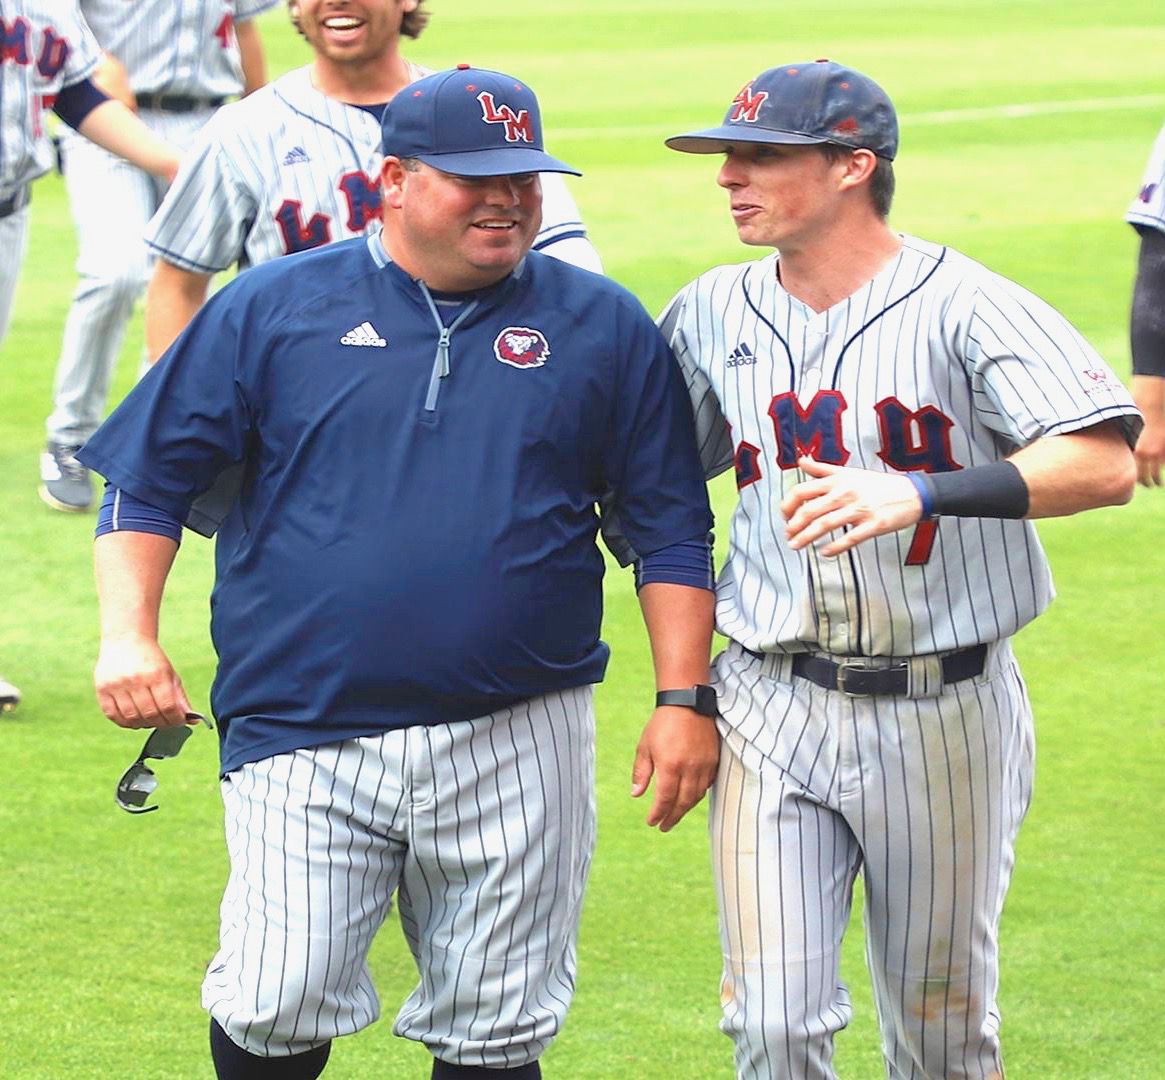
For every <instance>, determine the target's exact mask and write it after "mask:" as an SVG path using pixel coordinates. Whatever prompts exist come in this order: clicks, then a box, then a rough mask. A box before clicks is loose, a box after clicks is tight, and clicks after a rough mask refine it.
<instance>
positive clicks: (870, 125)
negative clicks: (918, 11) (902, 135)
mask: <svg viewBox="0 0 1165 1080" xmlns="http://www.w3.org/2000/svg"><path fill="white" fill-rule="evenodd" d="M666 143H667V145H668V146H669V147H671V149H673V150H680V151H682V152H683V153H687V154H718V153H722V152H723V151H724V150H725V149H726V148H727V147H728V146H731V145H732V144H733V143H779V144H782V145H788V146H810V145H814V144H819V143H833V144H835V145H838V146H849V147H853V148H854V149H855V150H857V149H866V150H871V151H873V152H874V153H875V154H877V155H878V156H879V157H884V158H888V159H889V160H891V161H893V160H894V155H895V154H897V153H898V118H897V116H896V115H895V112H894V106H893V105H892V104H891V103H890V99H889V98H888V97H887V96H886V92H885V91H884V90H883V89H882V88H881V87H880V86H879V85H878V84H877V83H876V82H874V80H873V79H871V78H870V77H869V76H867V75H863V74H862V73H861V72H860V71H854V69H853V68H847V67H843V66H842V65H841V64H835V63H834V62H833V61H832V60H814V61H809V62H806V63H803V64H783V65H782V66H780V67H774V68H769V69H768V70H767V71H762V72H761V73H760V74H759V75H758V76H757V77H756V78H755V79H753V80H752V82H750V83H749V84H748V85H747V86H745V87H744V89H742V90H741V91H740V93H739V94H737V95H736V97H734V98H733V99H732V103H731V104H730V105H729V107H728V112H727V114H726V115H725V117H724V122H723V123H722V124H721V125H720V126H719V127H714V128H706V129H705V130H703V131H691V132H688V133H687V134H685V135H673V136H672V137H671V138H670V139H667V140H666Z"/></svg>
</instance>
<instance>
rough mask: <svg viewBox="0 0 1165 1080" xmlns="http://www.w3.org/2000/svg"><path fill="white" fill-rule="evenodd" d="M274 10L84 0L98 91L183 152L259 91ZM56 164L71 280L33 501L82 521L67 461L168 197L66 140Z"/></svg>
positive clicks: (78, 490)
mask: <svg viewBox="0 0 1165 1080" xmlns="http://www.w3.org/2000/svg"><path fill="white" fill-rule="evenodd" d="M278 2H279V0H197V2H194V3H182V4H176V3H174V2H173V0H139V2H137V3H133V4H126V3H125V0H81V4H80V6H81V11H82V13H83V14H84V16H85V19H86V21H87V22H88V24H89V26H90V28H91V29H92V31H93V34H94V36H95V37H96V38H97V41H98V43H99V44H100V45H101V47H102V49H104V50H105V53H106V54H107V61H106V66H105V67H104V68H103V69H99V72H98V75H97V82H98V85H100V86H102V88H103V89H104V90H105V91H106V93H108V94H110V96H112V97H118V98H120V99H121V100H123V101H124V102H125V104H126V105H127V106H129V108H131V109H133V110H134V111H136V112H137V114H138V115H139V116H140V117H141V118H142V120H143V121H144V122H145V124H146V125H147V126H148V127H149V128H150V129H151V130H153V131H155V132H157V133H158V134H159V135H161V136H162V137H163V138H166V139H168V140H169V141H170V142H172V143H173V144H174V145H176V146H178V147H182V148H185V147H186V146H188V145H189V144H190V141H191V139H193V137H194V135H195V134H196V133H197V132H198V130H199V129H200V128H201V127H202V125H203V124H205V123H206V121H207V120H209V119H210V117H211V116H212V115H213V114H214V111H215V109H217V108H218V107H219V106H220V105H222V104H223V102H225V101H226V100H227V99H228V98H231V97H235V96H236V95H238V94H241V93H249V92H250V91H252V90H255V89H257V88H258V87H260V86H262V85H263V83H264V82H266V71H265V65H264V61H263V47H262V43H261V42H260V40H259V31H258V27H257V26H256V24H255V23H254V22H253V21H252V20H253V19H254V17H255V16H256V15H258V14H259V13H260V12H261V11H264V10H265V9H267V8H270V7H274V6H275V5H276V4H277V3H278ZM61 153H62V159H63V161H64V166H65V183H66V186H67V189H68V193H69V204H70V206H71V208H72V212H73V220H74V221H75V222H76V226H77V244H78V249H79V250H78V254H77V272H78V274H79V276H80V281H79V283H78V285H77V290H76V293H75V294H74V297H73V304H72V307H71V308H70V309H69V315H68V318H67V320H66V322H65V330H64V340H63V342H62V344H61V356H60V360H59V361H58V363H57V374H56V380H55V385H54V390H53V411H52V414H51V415H50V416H49V418H48V421H47V423H46V429H47V431H46V434H47V445H46V447H45V451H44V454H43V455H42V457H41V487H40V494H41V498H42V499H44V501H45V502H46V503H47V504H48V505H49V506H51V507H52V508H53V509H55V510H66V511H84V510H87V509H88V508H89V506H90V503H91V502H92V499H93V492H92V487H91V484H90V480H89V472H88V470H87V469H86V468H85V467H84V466H82V465H81V464H79V463H78V462H77V461H76V459H75V458H74V457H73V454H74V452H75V451H76V449H77V448H78V447H79V446H80V445H81V444H82V443H84V442H85V440H86V439H88V438H89V436H90V435H92V434H93V432H94V431H96V430H97V425H98V424H100V423H101V420H102V419H103V417H104V415H105V404H106V399H107V397H108V394H109V382H110V378H111V376H112V373H113V368H114V365H115V364H116V362H117V357H118V354H119V353H120V351H121V343H122V339H123V337H124V335H125V327H126V323H127V322H128V321H129V317H130V314H131V313H132V311H133V305H134V302H135V301H136V300H137V298H138V296H139V295H140V294H141V292H142V291H143V290H144V289H145V287H146V282H147V280H148V276H149V262H150V260H149V252H148V250H147V248H146V246H145V244H144V242H143V239H142V236H143V233H144V232H145V228H146V225H147V223H148V222H149V220H150V218H151V217H152V216H153V215H154V212H155V211H156V210H157V209H158V207H159V206H160V205H161V202H162V197H163V195H164V194H165V190H166V186H165V184H164V183H163V182H161V181H160V180H158V179H156V178H155V177H152V176H150V175H149V174H148V173H146V172H143V171H142V170H141V169H138V168H135V167H134V166H132V165H130V164H129V163H127V162H125V161H123V160H122V159H120V158H117V157H115V156H113V155H112V154H110V153H108V152H107V151H105V150H103V149H102V148H101V147H99V146H95V145H93V144H92V143H91V142H89V140H87V139H84V138H82V137H81V136H79V135H78V134H76V132H73V131H72V130H71V129H66V132H65V134H64V136H63V138H62V141H61Z"/></svg>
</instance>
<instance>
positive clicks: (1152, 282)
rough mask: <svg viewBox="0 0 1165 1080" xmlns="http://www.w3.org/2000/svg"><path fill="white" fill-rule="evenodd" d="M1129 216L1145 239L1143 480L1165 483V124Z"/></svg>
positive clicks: (1138, 350) (1140, 265) (1139, 357)
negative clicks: (1164, 476)
mask: <svg viewBox="0 0 1165 1080" xmlns="http://www.w3.org/2000/svg"><path fill="white" fill-rule="evenodd" d="M1125 220H1126V221H1127V222H1128V223H1129V224H1130V225H1132V226H1133V228H1134V229H1136V230H1137V232H1138V233H1139V234H1140V237H1141V247H1140V253H1139V255H1138V257H1137V279H1136V283H1135V284H1134V286H1133V310H1132V316H1131V319H1130V338H1131V339H1132V350H1133V400H1134V401H1136V403H1137V408H1139V409H1140V410H1141V412H1142V413H1144V415H1145V430H1144V431H1143V432H1141V437H1140V439H1138V440H1137V447H1136V451H1135V452H1136V456H1137V480H1138V481H1139V482H1140V483H1142V484H1144V485H1145V487H1160V486H1161V467H1162V465H1165V127H1162V128H1161V132H1160V134H1159V135H1158V136H1157V141H1156V143H1154V145H1153V153H1152V155H1151V156H1150V157H1149V164H1148V166H1147V167H1146V169H1145V176H1144V179H1143V180H1142V181H1141V190H1140V191H1139V192H1138V194H1137V197H1136V198H1135V199H1133V202H1132V205H1131V206H1130V207H1129V209H1128V213H1126V214H1125Z"/></svg>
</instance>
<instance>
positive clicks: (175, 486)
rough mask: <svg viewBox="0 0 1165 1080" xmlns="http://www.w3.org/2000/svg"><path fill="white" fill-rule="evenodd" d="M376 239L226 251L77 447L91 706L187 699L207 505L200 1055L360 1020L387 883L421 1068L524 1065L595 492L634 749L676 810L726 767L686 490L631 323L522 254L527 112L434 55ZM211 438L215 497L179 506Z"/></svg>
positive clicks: (311, 1047)
mask: <svg viewBox="0 0 1165 1080" xmlns="http://www.w3.org/2000/svg"><path fill="white" fill-rule="evenodd" d="M383 139H384V150H385V155H386V156H385V158H384V164H383V168H382V170H381V173H380V178H381V182H382V184H383V202H382V205H383V211H382V212H383V222H384V224H383V230H382V232H381V233H380V234H379V235H373V236H369V237H363V236H359V237H355V238H353V239H350V240H347V241H345V242H342V243H337V244H330V245H326V246H324V247H322V248H321V249H319V250H318V251H312V252H307V253H305V254H303V255H300V256H297V257H296V258H291V259H277V260H273V261H271V262H268V263H267V264H265V265H263V266H259V267H256V268H254V269H253V270H250V271H248V272H247V273H245V274H240V275H239V276H238V277H237V278H236V279H235V280H234V281H233V282H231V283H230V284H229V285H228V286H227V287H226V288H224V289H223V290H222V291H221V292H219V293H218V294H216V295H215V296H214V297H213V298H212V299H211V300H210V301H209V302H208V304H207V305H206V308H205V309H204V310H203V311H202V312H200V313H199V314H197V315H196V316H195V318H194V320H193V321H192V322H191V324H190V326H189V328H188V329H187V330H186V332H185V333H183V334H182V335H181V336H180V337H179V338H178V340H177V341H176V342H175V344H174V346H173V348H172V350H170V352H168V353H167V355H166V356H165V357H163V358H162V360H161V362H160V363H158V364H157V365H156V366H155V367H154V368H152V369H151V370H150V371H149V372H148V373H147V374H146V375H145V377H144V378H143V379H142V380H141V382H139V384H138V385H137V387H135V388H134V390H133V391H132V392H131V393H130V395H129V396H128V397H127V398H126V400H125V401H124V402H122V404H121V405H120V406H119V407H118V409H117V410H115V411H114V413H113V415H112V416H111V417H110V418H109V420H107V421H106V423H105V424H104V425H103V426H102V427H101V429H100V430H99V431H98V432H97V434H96V435H95V436H94V437H93V438H92V439H91V440H90V441H89V442H88V443H87V444H86V445H85V446H84V447H83V448H82V449H81V451H80V452H79V453H80V455H81V458H82V460H83V461H84V462H85V463H86V464H88V465H90V466H91V467H93V468H95V469H97V470H98V471H99V472H101V473H102V474H104V475H105V476H106V477H108V478H109V480H110V481H111V483H112V484H113V485H115V486H114V487H112V488H111V489H109V491H108V494H107V498H106V501H105V502H104V503H103V505H102V509H101V512H100V514H99V518H98V538H97V544H96V548H97V565H98V581H99V591H100V593H101V606H102V626H103V633H102V648H101V655H100V657H99V659H98V664H97V687H98V698H99V700H100V701H101V705H102V708H103V709H104V711H105V712H106V714H107V715H108V716H109V717H110V718H111V719H113V720H114V721H115V722H116V723H118V724H121V725H123V726H127V727H167V726H169V727H173V726H175V725H179V724H181V723H183V721H184V720H186V719H188V713H189V702H188V701H187V699H186V695H185V693H184V692H183V690H182V686H181V682H180V680H179V679H178V676H177V674H176V673H175V672H174V670H173V668H172V667H171V665H170V663H169V660H168V659H167V658H166V657H165V655H164V654H163V653H162V652H161V649H160V648H159V646H158V642H157V616H158V604H159V601H160V597H161V594H162V589H163V586H164V583H165V580H166V576H167V573H168V571H169V568H170V564H171V561H172V560H173V558H174V555H175V551H176V549H177V540H178V538H179V537H180V535H181V522H182V521H183V520H187V521H189V522H190V523H191V524H192V526H195V527H197V528H198V529H199V530H200V531H202V532H204V533H211V532H214V531H215V530H216V529H217V530H218V539H217V544H216V561H217V574H216V583H215V590H214V605H213V614H212V626H211V632H212V635H213V637H214V641H215V646H216V649H217V651H218V654H219V666H218V672H217V674H216V678H215V686H214V689H213V692H212V705H213V707H214V711H215V714H216V716H217V718H218V722H219V731H220V734H221V735H222V773H223V779H222V790H223V798H224V802H225V804H226V831H227V842H228V847H229V850H230V857H231V876H230V880H229V882H228V884H227V888H226V892H225V895H224V898H223V904H222V927H221V933H220V947H219V952H218V955H217V956H216V958H215V960H214V962H213V963H212V964H211V966H210V969H209V971H208V972H207V976H206V980H205V982H204V984H203V1003H204V1004H205V1006H206V1007H207V1008H208V1009H209V1011H210V1013H211V1016H212V1018H213V1020H212V1026H211V1046H212V1054H213V1057H214V1062H215V1067H216V1070H217V1073H218V1076H219V1077H220V1080H254V1078H255V1077H280V1078H285V1080H292V1078H294V1080H311V1078H314V1077H316V1076H318V1075H319V1073H320V1072H321V1071H322V1069H323V1068H324V1065H325V1063H326V1060H327V1057H328V1052H329V1047H330V1045H331V1040H332V1039H334V1038H336V1037H338V1036H340V1035H344V1034H348V1033H350V1032H353V1031H356V1030H359V1029H360V1028H362V1027H364V1026H366V1025H368V1024H370V1023H371V1022H373V1021H374V1020H375V1019H376V1017H377V1014H378V1011H379V1003H378V1000H377V997H376V991H375V989H374V987H373V985H372V982H371V979H370V976H369V973H368V970H367V967H366V964H365V959H366V956H367V952H368V947H369V944H370V942H371V939H372V937H373V936H374V934H375V933H376V931H377V930H378V928H379V927H380V925H381V922H382V921H383V919H384V917H385V915H386V914H387V913H388V911H389V908H390V906H391V903H392V901H393V894H394V893H395V894H396V902H397V904H398V907H399V910H400V914H401V925H402V927H403V929H404V933H405V936H406V938H407V939H408V943H409V946H410V948H411V950H412V952H413V955H414V958H415V960H416V963H417V968H418V973H419V976H420V981H419V983H418V985H417V986H416V988H415V989H414V990H413V992H412V994H411V995H409V997H408V999H407V1000H406V1001H405V1003H404V1005H403V1007H402V1008H401V1010H400V1012H399V1013H398V1015H397V1019H396V1024H395V1028H394V1030H395V1031H396V1033H397V1034H398V1035H401V1036H403V1037H406V1038H409V1039H413V1040H417V1041H420V1042H422V1043H423V1044H424V1045H425V1046H426V1047H427V1048H428V1049H429V1050H430V1051H431V1053H432V1054H433V1057H434V1065H433V1076H434V1077H435V1078H437V1080H502V1078H510V1080H536V1078H537V1077H539V1076H540V1075H541V1073H540V1069H539V1065H538V1059H539V1057H540V1055H541V1054H542V1053H543V1051H544V1050H545V1049H546V1047H547V1046H548V1045H549V1044H550V1042H551V1041H552V1040H553V1038H554V1036H555V1035H556V1033H557V1031H558V1029H559V1027H560V1025H561V1023H562V1020H563V1017H564V1015H565V1013H566V1010H567V1007H568V1005H569V1002H570V999H571V996H572V993H573V988H574V978H575V937H576V933H577V926H578V917H579V909H580V905H581V902H582V896H583V890H584V887H585V884H586V878H587V871H588V867H589V864H590V856H591V849H592V845H593V842H594V806H593V793H592V774H593V728H594V719H593V710H592V704H591V699H592V693H591V687H592V684H593V683H595V682H598V681H600V680H601V679H602V677H603V671H604V668H605V666H606V660H607V647H606V646H605V645H604V644H603V643H602V641H600V639H599V636H598V635H599V629H600V620H601V614H602V575H603V559H602V556H601V554H600V552H599V551H598V549H597V547H596V544H595V534H596V528H597V524H598V515H597V514H596V503H597V502H598V501H599V500H600V499H601V498H603V497H604V496H605V495H606V493H608V492H610V493H612V496H613V498H612V499H611V501H610V503H609V505H610V507H611V512H612V513H616V514H619V515H620V518H621V521H622V522H623V524H624V526H625V531H626V533H627V536H628V539H629V541H630V543H631V545H632V546H633V547H634V549H635V550H636V551H637V552H638V553H639V554H640V555H641V560H640V564H639V566H638V568H637V571H638V572H637V582H638V585H639V587H640V592H639V596H640V600H641V604H642V607H643V613H644V619H645V622H646V624H647V628H648V634H649V637H650V639H651V644H652V652H653V658H654V660H655V664H656V678H657V684H658V687H659V691H660V692H659V694H658V695H657V699H656V700H657V708H656V710H655V711H654V712H653V713H652V715H651V719H650V720H649V721H648V724H647V726H646V728H645V730H644V735H643V738H642V739H641V742H640V746H639V750H638V753H637V755H636V764H635V768H634V771H633V791H634V792H635V793H637V794H642V793H643V792H644V790H645V789H646V788H647V786H648V783H649V781H650V780H651V778H652V776H653V774H654V777H655V795H654V799H653V802H652V806H651V809H650V811H649V813H648V823H649V824H658V825H659V826H660V827H661V828H663V829H668V828H670V827H671V826H672V825H674V824H675V823H676V822H677V821H678V820H679V819H680V818H681V817H682V816H683V815H684V813H686V811H687V810H688V809H689V808H690V807H691V806H693V805H694V804H695V803H696V802H698V801H699V799H700V798H701V797H702V795H703V793H704V791H705V790H706V789H707V787H708V785H709V784H710V783H711V781H712V778H713V776H714V775H715V771H716V761H717V756H718V751H719V745H718V744H719V736H718V734H717V731H716V726H715V723H714V721H713V719H712V717H713V716H714V715H715V711H716V710H715V702H714V701H709V700H708V698H709V695H710V687H709V686H708V685H707V673H708V656H709V650H710V646H711V634H712V601H713V597H712V580H711V561H710V550H709V533H708V530H709V529H710V527H711V513H710V511H709V509H708V503H707V494H706V492H705V489H704V479H703V472H702V469H701V466H700V461H699V456H698V454H697V451H696V445H695V435H694V430H693V424H692V416H691V410H690V408H689V405H688V401H687V397H686V394H685V392H684V386H683V380H682V378H681V376H680V373H679V370H678V368H677V367H676V366H675V364H674V362H673V360H672V357H671V354H670V352H669V351H668V349H667V346H666V344H665V342H664V341H663V338H662V336H661V335H660V333H659V331H658V329H657V328H656V327H655V325H654V323H653V322H652V320H651V318H650V316H648V315H647V313H646V312H645V311H644V310H643V308H642V306H641V305H640V304H639V303H638V301H636V300H635V299H634V298H633V297H632V296H631V295H630V294H629V293H627V292H626V291H625V290H624V289H622V288H621V287H620V286H618V285H616V284H615V283H614V282H612V281H610V280H608V279H607V278H605V277H603V276H602V275H600V274H592V273H588V272H586V271H583V270H580V269H578V268H577V267H574V266H570V265H567V264H566V263H565V262H563V261H562V260H559V259H553V258H548V257H547V256H545V255H542V254H541V253H539V252H536V251H530V250H529V248H530V246H531V244H532V243H533V241H534V238H535V236H536V234H537V230H538V222H539V218H540V213H539V210H540V205H541V193H540V177H539V174H540V173H546V172H550V171H557V172H568V171H573V170H571V169H570V166H568V165H564V164H563V163H562V162H560V161H557V160H556V159H554V158H552V157H550V156H548V155H547V154H546V153H545V151H544V150H543V148H542V134H541V122H540V117H539V111H538V103H537V101H536V99H535V97H534V94H533V92H532V91H531V90H529V88H528V87H526V86H525V85H524V84H522V83H520V82H519V81H518V80H516V79H515V78H514V77H513V76H509V75H503V74H501V73H498V72H492V71H484V70H478V69H469V68H464V67H462V68H458V69H454V70H451V71H446V72H441V73H438V74H435V75H432V76H429V77H427V78H425V79H422V80H420V81H418V82H417V83H416V84H415V87H414V89H413V92H411V93H407V94H398V95H397V96H396V97H395V98H393V100H392V101H391V102H389V104H388V105H387V107H386V109H385V114H384V135H383ZM235 465H239V466H242V471H243V474H244V480H243V483H242V484H241V486H240V489H239V495H238V498H237V500H236V501H234V502H233V503H232V504H230V506H229V509H228V511H227V513H226V515H225V516H224V517H223V518H221V519H210V518H208V517H207V515H206V513H205V512H202V511H199V508H198V506H197V504H196V497H197V496H198V495H199V493H200V492H203V491H206V490H208V489H209V488H210V486H211V485H212V484H213V483H214V480H215V478H216V476H217V475H219V474H220V473H221V472H222V471H224V470H226V469H230V468H231V467H233V466H235Z"/></svg>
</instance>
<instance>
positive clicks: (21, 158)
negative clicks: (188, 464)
mask: <svg viewBox="0 0 1165 1080" xmlns="http://www.w3.org/2000/svg"><path fill="white" fill-rule="evenodd" d="M99 56H100V49H99V47H98V45H97V42H96V41H95V40H94V39H93V35H92V34H91V33H90V31H89V28H88V27H87V26H86V25H85V20H84V19H83V18H82V16H81V13H80V12H79V11H78V9H77V5H76V4H75V3H71V2H66V0H0V251H2V252H3V253H4V256H3V258H2V259H0V342H2V341H3V340H4V335H5V334H6V333H7V331H8V321H9V318H10V317H11V315H12V304H13V298H14V296H15V293H16V279H17V275H18V273H19V270H20V263H21V260H22V259H23V257H24V250H25V246H26V244H27V241H28V203H29V198H30V196H31V185H32V181H33V180H35V179H36V178H37V177H38V176H42V175H44V173H46V172H48V170H49V169H50V168H51V166H52V163H53V147H52V143H51V141H50V140H49V138H48V136H47V135H46V133H45V130H44V115H43V110H44V108H45V102H46V99H51V100H52V101H53V105H52V108H53V111H55V112H56V113H57V115H58V116H60V117H61V119H63V120H64V121H65V122H66V123H68V124H69V125H71V126H72V127H74V128H76V129H77V130H79V131H80V132H81V134H82V135H84V136H85V137H86V138H89V139H92V140H94V141H95V142H97V143H99V144H101V145H102V146H104V147H106V148H107V149H109V150H111V151H112V152H113V153H116V154H124V155H125V156H126V157H127V158H128V159H129V160H131V161H133V162H134V163H135V164H137V165H138V166H139V167H140V168H143V169H146V170H148V171H150V172H151V173H153V174H155V175H158V176H162V177H165V178H170V177H172V176H173V175H174V172H175V171H176V169H177V167H178V158H177V154H176V152H175V151H174V149H173V148H172V147H171V146H169V145H168V144H167V143H165V142H163V141H162V140H160V139H158V138H157V137H155V136H154V134H153V133H152V132H151V131H150V130H149V129H148V128H146V127H145V126H144V125H143V124H142V123H141V121H140V120H138V119H137V117H135V116H134V115H133V113H131V112H130V111H129V110H128V109H127V108H126V107H125V106H124V105H123V104H122V103H121V102H117V101H112V100H110V99H109V98H108V97H107V96H106V95H105V94H104V93H102V92H101V91H100V90H99V89H98V88H97V87H96V86H95V85H94V83H93V80H92V76H93V73H94V71H95V70H96V68H97V63H98V59H99ZM19 701H20V691H19V690H18V689H17V688H16V687H15V686H14V685H13V684H12V683H10V682H8V681H7V680H6V679H3V678H0V711H7V710H9V709H12V708H15V706H16V705H17V704H18V703H19Z"/></svg>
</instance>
